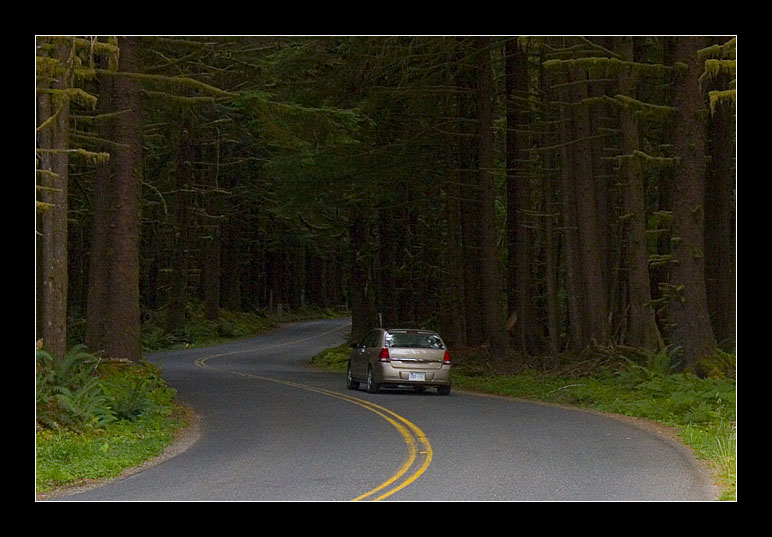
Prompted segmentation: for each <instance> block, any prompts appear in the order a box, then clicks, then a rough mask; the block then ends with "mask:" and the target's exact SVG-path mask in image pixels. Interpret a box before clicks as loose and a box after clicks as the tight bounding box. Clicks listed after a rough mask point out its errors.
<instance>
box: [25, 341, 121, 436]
mask: <svg viewBox="0 0 772 537" xmlns="http://www.w3.org/2000/svg"><path fill="white" fill-rule="evenodd" d="M35 362H36V387H37V392H36V411H37V415H36V419H37V424H38V426H39V427H43V428H48V429H69V430H75V431H81V430H84V429H88V428H100V427H103V426H104V425H106V424H108V423H110V422H112V421H114V420H115V415H114V413H113V411H112V410H111V408H110V406H109V402H108V399H107V397H106V396H105V394H104V390H103V389H102V384H101V382H100V380H99V378H98V377H97V376H96V375H95V373H96V367H97V365H98V364H99V359H98V358H97V357H95V356H93V355H91V354H89V353H87V352H86V350H85V347H84V346H83V345H76V346H74V347H72V348H71V349H70V351H69V352H68V353H67V354H66V355H65V356H63V357H62V358H59V359H55V358H54V357H53V356H51V354H49V353H48V352H47V351H45V350H43V349H38V350H37V352H36V356H35Z"/></svg>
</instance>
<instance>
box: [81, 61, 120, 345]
mask: <svg viewBox="0 0 772 537" xmlns="http://www.w3.org/2000/svg"><path fill="white" fill-rule="evenodd" d="M99 61H101V62H104V63H106V60H104V59H100V60H99ZM97 80H98V82H99V100H98V113H99V115H100V117H101V119H100V121H99V123H98V133H99V136H100V138H102V140H105V142H104V143H103V145H102V150H103V151H105V152H111V151H112V148H111V147H110V146H109V144H108V143H107V141H108V140H112V139H113V132H112V124H113V119H110V117H111V116H110V114H111V113H112V112H113V104H112V101H113V82H114V80H113V75H111V74H110V75H107V74H99V75H97ZM112 166H113V157H112V155H111V156H110V159H109V160H107V161H106V162H102V163H98V164H97V166H96V174H95V177H94V216H93V227H92V230H91V251H90V253H89V275H88V296H87V298H86V334H85V338H84V343H85V344H86V346H87V347H88V349H89V351H90V352H93V353H96V354H101V353H102V352H103V351H104V350H105V339H106V337H107V334H106V323H107V318H108V297H109V295H110V272H109V271H110V267H109V266H108V251H109V248H110V244H109V241H110V223H111V221H112V215H111V211H112V205H113V201H112V187H113V173H112Z"/></svg>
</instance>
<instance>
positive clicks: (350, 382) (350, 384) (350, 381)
mask: <svg viewBox="0 0 772 537" xmlns="http://www.w3.org/2000/svg"><path fill="white" fill-rule="evenodd" d="M346 387H347V388H348V389H349V390H357V389H359V383H358V382H357V381H355V380H354V377H353V375H352V374H351V363H349V364H348V372H347V373H346Z"/></svg>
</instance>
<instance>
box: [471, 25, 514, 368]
mask: <svg viewBox="0 0 772 537" xmlns="http://www.w3.org/2000/svg"><path fill="white" fill-rule="evenodd" d="M477 67H478V85H477V101H478V104H479V107H480V112H479V123H478V142H479V151H480V162H479V169H478V180H479V184H480V201H481V211H480V220H481V228H482V233H481V236H480V244H481V251H482V259H481V261H482V272H481V274H480V276H481V278H482V294H483V296H482V298H483V320H484V328H485V336H486V339H487V340H488V342H489V343H490V354H491V357H493V358H506V357H507V356H508V354H509V337H508V336H507V333H506V330H505V326H504V318H503V308H502V304H501V292H502V289H501V283H500V282H501V279H500V275H499V261H498V252H497V249H496V208H495V203H496V192H495V189H494V184H493V174H492V173H491V170H492V169H493V77H492V70H491V51H490V38H478V39H477Z"/></svg>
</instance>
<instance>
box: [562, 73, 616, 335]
mask: <svg viewBox="0 0 772 537" xmlns="http://www.w3.org/2000/svg"><path fill="white" fill-rule="evenodd" d="M570 72H571V80H572V82H574V84H573V85H572V86H571V94H572V101H573V110H574V114H573V120H574V121H573V126H574V129H573V145H572V146H571V148H572V154H573V155H572V156H573V172H574V175H575V186H576V218H577V222H578V224H579V227H578V232H579V233H578V238H579V248H580V256H581V263H582V268H581V274H582V276H583V279H584V292H585V300H586V302H587V308H586V310H585V315H586V325H585V326H586V329H587V339H588V341H587V342H588V343H590V344H595V345H604V344H606V343H607V342H608V301H607V298H606V297H607V292H608V290H607V286H606V285H604V280H603V267H604V265H605V263H606V259H605V256H604V255H603V252H602V250H601V234H602V233H603V232H604V231H605V230H603V229H602V228H601V227H600V225H599V223H598V215H597V203H596V186H595V180H594V174H593V155H592V150H593V148H592V143H591V141H590V137H591V136H592V131H591V128H590V117H589V105H587V104H583V103H582V101H583V100H584V99H586V98H587V87H586V84H585V83H584V81H585V80H586V78H587V75H586V73H585V72H583V71H582V70H581V69H576V68H573V67H572V68H570Z"/></svg>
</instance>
